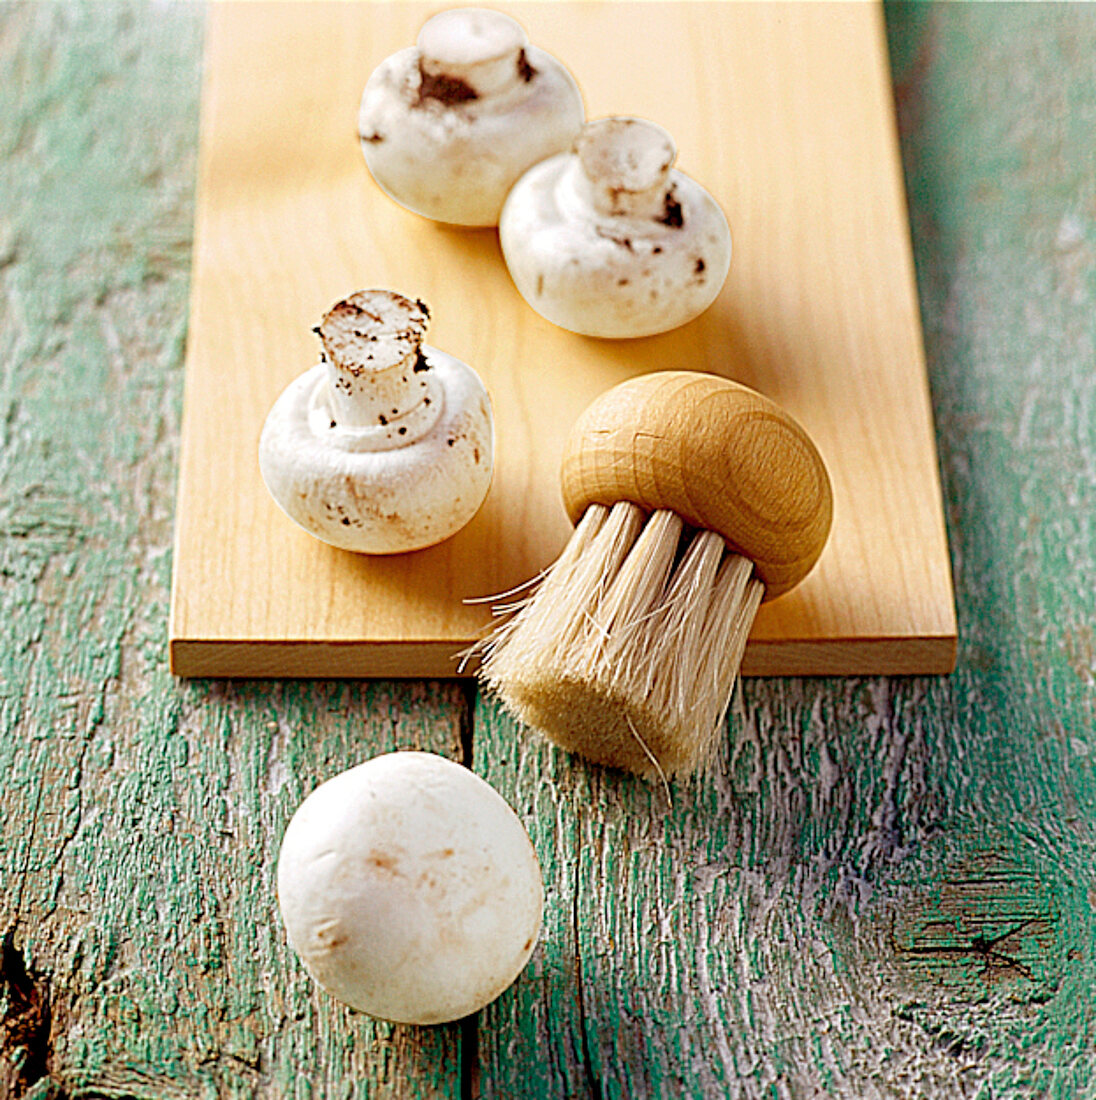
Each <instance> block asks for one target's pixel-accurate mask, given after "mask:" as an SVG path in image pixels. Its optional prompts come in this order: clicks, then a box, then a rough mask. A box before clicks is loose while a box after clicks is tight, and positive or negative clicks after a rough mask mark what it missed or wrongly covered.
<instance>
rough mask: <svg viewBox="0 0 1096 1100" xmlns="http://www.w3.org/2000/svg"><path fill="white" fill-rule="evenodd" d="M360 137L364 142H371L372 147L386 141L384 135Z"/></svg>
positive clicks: (373, 134)
mask: <svg viewBox="0 0 1096 1100" xmlns="http://www.w3.org/2000/svg"><path fill="white" fill-rule="evenodd" d="M358 137H360V138H361V139H362V141H367V142H369V144H370V145H379V144H380V143H381V142H382V141H384V134H378V133H372V134H359V135H358Z"/></svg>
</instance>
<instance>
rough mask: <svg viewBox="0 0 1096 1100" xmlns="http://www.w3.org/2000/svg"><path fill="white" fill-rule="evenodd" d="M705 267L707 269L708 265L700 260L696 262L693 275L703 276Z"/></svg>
mask: <svg viewBox="0 0 1096 1100" xmlns="http://www.w3.org/2000/svg"><path fill="white" fill-rule="evenodd" d="M705 267H707V264H705V263H704V261H703V260H701V259H699V258H698V259H697V261H696V267H694V268H693V274H694V275H703V274H704V269H705Z"/></svg>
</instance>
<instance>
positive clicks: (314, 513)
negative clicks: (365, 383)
mask: <svg viewBox="0 0 1096 1100" xmlns="http://www.w3.org/2000/svg"><path fill="white" fill-rule="evenodd" d="M422 352H423V357H424V359H423V362H424V363H425V364H426V365H427V366H428V370H427V371H425V372H423V374H422V377H423V378H426V379H428V381H427V385H428V393H429V394H430V395H431V397H432V401H433V404H434V408H435V409H439V414H438V416H437V419H436V420H435V421H434V422H433V425H432V427H431V428H430V429H429V431H427V432H426V433H425V434H424V435H422V436H419V437H418V438H417V439H415V440H414V442H413V443H411V444H409V445H406V446H401V445H400V442H401V437H400V435H399V431H400V427H401V425H400V424H399V422H398V421H395V420H394V421H392V422H390V423H388V424H385V425H377V426H376V427H371V428H366V429H354V428H341V427H338V426H334V427H332V426H331V424H332V417H331V415H330V412H329V411H328V405H327V404H326V402H327V400H328V377H327V365H326V364H324V363H319V364H317V365H316V366H314V367H313V368H312V369H311V370H309V371H306V372H305V373H304V374H302V375H301V376H300V377H299V378H297V379H296V380H295V381H293V382H291V383H290V384H289V386H288V387H287V388H286V389H285V390H284V392H283V393H282V395H281V396H280V397H279V398H278V400H277V401H276V402H275V403H274V406H273V408H271V410H270V413H269V414H268V416H267V418H266V423H265V424H264V426H263V431H262V435H261V436H260V439H259V468H260V470H261V472H262V476H263V480H264V481H265V482H266V486H267V488H268V489H269V490H270V494H271V496H272V497H273V498H274V500H275V501H276V502H277V503H278V505H279V507H280V508H281V509H282V510H283V511H284V512H285V513H286V515H287V516H289V518H290V519H292V520H293V521H294V522H296V523H298V524H300V526H301V527H303V528H304V529H305V530H306V531H308V532H309V533H310V534H312V535H314V536H315V537H316V538H319V539H321V540H323V541H324V542H327V543H330V544H331V545H332V546H337V547H340V548H341V549H344V550H354V551H358V552H360V553H366V554H397V553H403V552H405V551H410V550H420V549H422V548H424V547H427V546H432V545H434V544H435V543H438V542H441V541H442V540H443V539H446V538H448V537H449V536H450V535H452V534H454V533H456V532H457V531H458V530H460V528H462V527H463V526H464V525H465V524H467V523H468V522H469V520H471V519H472V517H473V516H474V515H475V514H476V512H477V511H478V510H479V508H480V506H481V505H482V503H483V501H484V499H485V498H486V496H487V492H488V490H489V489H490V487H491V475H492V469H493V457H494V433H493V422H492V417H491V402H490V398H489V397H488V395H487V391H486V389H485V388H484V386H483V383H482V382H481V381H480V378H479V376H478V375H477V374H476V373H475V371H473V370H472V369H471V367H469V366H467V365H466V364H464V363H462V362H461V361H460V360H459V359H455V358H454V357H453V356H451V355H447V354H446V353H445V352H443V351H439V350H437V349H436V348H431V347H425V346H424V347H423V348H422ZM439 406H440V408H439Z"/></svg>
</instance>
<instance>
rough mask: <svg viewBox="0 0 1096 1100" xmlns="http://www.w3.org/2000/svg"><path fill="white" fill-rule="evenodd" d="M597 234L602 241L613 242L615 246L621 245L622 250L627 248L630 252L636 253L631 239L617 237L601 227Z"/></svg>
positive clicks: (598, 228)
mask: <svg viewBox="0 0 1096 1100" xmlns="http://www.w3.org/2000/svg"><path fill="white" fill-rule="evenodd" d="M595 232H596V233H597V235H598V236H599V237H601V239H602V240H605V241H612V242H613V244H616V245H620V247H621V248H626V249H627V250H628V251H629V252H632V251H634V249H633V248H632V238H631V237H616V236H614V235H613V234H612V233H607V232H606V231H605V230H604V229H602V228H601V227H600V226H598V227H597V229H596V230H595Z"/></svg>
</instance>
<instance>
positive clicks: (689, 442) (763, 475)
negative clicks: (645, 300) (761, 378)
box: [561, 371, 833, 599]
mask: <svg viewBox="0 0 1096 1100" xmlns="http://www.w3.org/2000/svg"><path fill="white" fill-rule="evenodd" d="M561 480H562V485H563V500H564V505H565V506H566V508H567V514H568V515H569V516H570V517H571V521H572V522H573V523H577V522H578V520H579V519H580V518H581V517H582V514H583V513H584V512H585V511H586V509H587V508H588V507H589V506H590V505H591V504H604V505H608V506H612V505H613V504H615V503H616V502H617V501H622V500H626V501H631V502H632V503H633V504H637V505H639V507H641V508H643V509H646V510H648V511H655V510H656V509H660V508H666V509H669V510H670V511H671V512H674V513H676V514H677V515H678V516H680V517H681V518H682V519H683V520H684V521H685V522H686V523H689V524H692V525H693V526H694V527H700V528H704V529H705V530H708V531H715V532H717V533H718V534H720V535H721V536H722V537H723V539H724V540H725V541H726V542H727V544H728V545H729V546H730V548H731V549H732V550H734V551H736V552H737V553H739V554H742V555H743V556H744V557H746V558H748V559H749V560H750V561H751V562H753V564H754V572H755V574H756V575H757V576H758V577H759V578H760V579H761V580H762V581H763V582H764V584H765V598H766V599H773V598H774V597H776V596H779V595H781V593H783V592H786V591H788V589H790V588H792V587H793V586H794V585H796V584H798V583H799V581H801V580H802V579H803V578H804V577H805V576H806V575H807V573H809V572H810V570H811V568H812V567H813V566H814V563H815V562H816V561H817V560H818V557H819V555H820V554H821V553H822V548H823V547H824V546H825V543H826V538H827V536H828V535H829V530H830V525H831V522H832V519H833V492H832V489H831V487H830V479H829V475H828V474H827V472H826V467H825V465H824V463H823V461H822V457H821V455H820V454H819V453H818V450H817V448H816V447H815V445H814V443H813V442H812V441H811V439H810V437H809V436H808V435H807V433H806V432H805V431H804V430H803V429H802V428H801V427H800V426H799V424H798V423H796V421H795V420H793V419H792V418H791V417H790V416H789V415H788V414H787V413H786V412H785V411H784V410H783V409H782V408H780V406H779V405H777V404H776V403H775V402H774V401H771V400H769V399H768V398H767V397H763V396H762V395H761V394H759V393H757V392H756V391H754V390H751V389H750V388H749V387H748V386H743V385H740V384H739V383H737V382H732V381H730V380H729V379H726V378H721V377H718V376H717V375H712V374H704V373H699V372H692V371H656V372H654V373H652V374H646V375H639V376H638V377H636V378H631V379H629V380H628V381H626V382H622V383H620V385H618V386H614V387H613V388H612V389H611V390H608V391H607V392H606V393H604V394H602V395H601V396H600V397H598V398H597V399H596V400H595V401H594V402H593V403H592V404H591V405H590V406H589V407H588V408H587V409H586V411H585V412H584V413H583V414H582V415H581V416H580V417H579V419H578V420H577V421H576V423H575V425H574V427H573V428H572V429H571V433H570V435H569V436H568V438H567V443H566V445H565V447H564V453H563V461H562V467H561Z"/></svg>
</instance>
